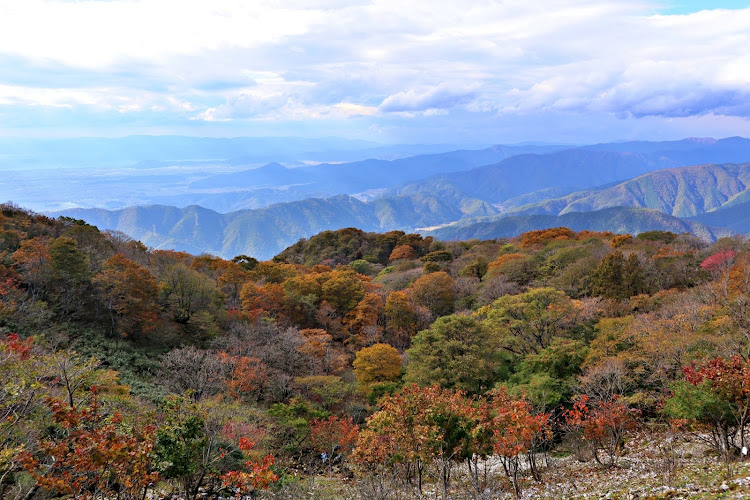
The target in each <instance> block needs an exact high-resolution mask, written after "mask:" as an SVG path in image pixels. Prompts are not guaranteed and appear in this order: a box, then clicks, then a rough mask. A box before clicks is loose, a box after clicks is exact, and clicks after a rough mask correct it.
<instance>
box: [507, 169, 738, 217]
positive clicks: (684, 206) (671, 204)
mask: <svg viewBox="0 0 750 500" xmlns="http://www.w3.org/2000/svg"><path fill="white" fill-rule="evenodd" d="M747 200H750V163H743V164H739V165H738V164H734V163H727V164H722V165H717V164H710V165H697V166H692V167H682V168H672V169H665V170H658V171H656V172H650V173H648V174H644V175H641V176H638V177H636V178H634V179H631V180H629V181H625V182H622V183H619V184H616V185H614V186H611V187H606V188H603V189H597V190H586V191H579V192H575V193H572V194H569V195H567V196H564V197H561V198H554V199H550V200H545V201H542V202H539V203H534V204H529V205H524V206H519V207H511V206H508V205H509V204H506V207H504V208H505V210H506V211H507V213H508V214H513V215H534V214H537V215H538V214H547V215H563V214H566V213H570V212H587V211H592V210H601V209H603V208H609V207H615V206H632V207H644V208H653V209H656V210H659V211H662V212H665V213H668V214H671V215H674V216H677V217H692V216H696V215H698V214H702V213H704V212H710V211H712V210H715V209H717V208H719V207H722V206H725V205H727V206H731V205H732V204H735V203H742V202H744V201H747Z"/></svg>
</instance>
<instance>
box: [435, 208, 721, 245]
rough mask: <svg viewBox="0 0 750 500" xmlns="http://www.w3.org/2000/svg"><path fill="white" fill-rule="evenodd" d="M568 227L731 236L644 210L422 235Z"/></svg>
mask: <svg viewBox="0 0 750 500" xmlns="http://www.w3.org/2000/svg"><path fill="white" fill-rule="evenodd" d="M561 226H563V227H568V228H570V229H573V230H574V231H583V230H589V231H611V232H614V233H630V234H639V233H642V232H645V231H654V230H661V231H671V232H674V233H692V234H694V235H696V236H698V237H699V238H702V239H705V240H708V241H715V240H716V239H718V238H721V237H723V236H729V235H730V234H732V232H731V231H729V230H728V229H723V228H714V227H709V226H706V225H705V224H701V223H699V222H694V221H686V220H683V219H679V218H677V217H673V216H671V215H668V214H665V213H662V212H659V211H657V210H650V209H646V208H633V207H613V208H607V209H604V210H597V211H595V212H575V213H569V214H565V215H561V216H554V215H525V216H510V217H502V218H499V219H498V218H492V219H491V220H485V221H481V222H474V223H470V222H460V223H454V224H451V225H448V226H444V227H442V228H439V229H435V230H431V231H423V232H422V234H425V235H431V236H434V237H436V238H439V239H442V240H468V239H474V238H478V239H490V238H505V237H512V236H518V235H519V234H522V233H524V232H527V231H533V230H538V229H548V228H551V227H561Z"/></svg>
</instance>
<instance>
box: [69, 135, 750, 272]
mask: <svg viewBox="0 0 750 500" xmlns="http://www.w3.org/2000/svg"><path fill="white" fill-rule="evenodd" d="M545 148H546V149H545ZM529 151H535V152H531V153H530V152H529ZM514 153H520V154H515V155H514V156H509V155H512V154H514ZM693 158H695V159H698V160H701V161H703V160H709V161H710V162H711V163H709V164H705V165H693V166H685V167H678V166H679V165H682V164H690V163H691V159H693ZM738 159H741V160H738ZM729 160H733V161H735V160H736V161H738V162H739V163H734V162H732V163H729ZM749 160H750V140H748V139H744V138H729V139H722V140H713V139H686V140H683V141H670V142H661V143H651V142H633V143H617V144H604V145H593V146H584V147H579V148H573V149H563V150H560V149H559V147H555V146H529V147H507V146H497V147H493V148H487V149H484V150H479V151H468V150H460V151H454V152H450V153H440V154H434V155H418V156H415V157H410V158H403V159H397V160H393V161H387V160H367V161H361V162H355V163H349V164H323V165H317V166H314V167H304V168H294V169H290V168H286V167H284V166H283V165H281V164H278V163H271V164H268V165H266V166H264V167H261V168H258V169H251V170H247V171H241V172H234V173H227V174H221V175H215V176H209V177H204V178H199V179H196V180H194V181H192V182H191V184H190V188H191V189H194V190H202V191H203V193H202V194H200V196H203V197H204V198H203V199H204V200H205V201H206V202H207V203H206V205H208V206H216V205H217V204H218V205H221V206H223V207H233V206H236V205H237V204H238V203H243V202H247V201H248V199H247V198H244V197H247V196H250V197H252V196H256V195H258V193H264V194H268V199H273V194H272V193H273V192H276V193H277V194H278V193H286V195H287V196H291V197H292V198H293V197H294V196H303V195H304V194H305V193H315V192H336V191H341V192H343V193H344V194H341V195H337V196H332V197H316V198H307V199H302V200H296V201H289V202H285V203H276V204H272V205H270V206H265V207H263V208H257V209H252V210H233V211H230V212H228V213H224V214H221V213H219V212H218V211H215V210H211V209H209V208H206V207H201V206H188V207H185V208H176V207H173V206H164V205H151V206H143V207H129V208H125V209H121V210H114V211H107V210H102V209H77V210H66V211H63V212H60V214H62V215H67V216H70V217H75V218H80V219H83V220H86V221H87V222H89V223H91V224H94V225H97V226H99V228H100V229H112V230H119V231H122V232H124V233H126V234H128V235H129V236H131V237H134V238H137V239H140V240H141V241H143V242H144V243H145V244H147V245H149V246H153V247H156V248H175V249H178V250H185V251H189V252H192V253H201V252H209V253H214V254H217V255H221V256H223V257H232V256H234V255H238V254H248V255H253V256H255V257H257V258H261V259H267V258H270V257H271V256H273V255H275V254H277V253H278V252H279V251H281V250H282V249H284V248H285V247H287V246H289V245H291V244H293V243H295V242H296V241H298V240H299V239H300V238H307V237H310V236H312V235H314V234H316V233H318V232H320V231H323V230H329V229H340V228H343V227H357V228H360V229H363V230H365V231H387V230H392V229H401V230H405V231H413V230H420V231H422V232H423V233H425V234H432V235H434V236H436V237H438V238H441V239H471V238H494V237H501V236H503V237H504V236H514V235H517V234H520V233H523V232H526V231H529V230H533V229H544V228H548V227H556V226H567V227H570V228H572V229H575V230H583V229H590V230H598V231H613V232H618V233H623V232H627V233H633V234H637V233H640V232H643V231H648V230H656V229H658V230H667V231H673V232H691V233H693V234H696V235H698V236H699V237H701V238H704V239H706V240H715V239H716V238H720V237H723V236H727V235H730V234H733V232H750V227H749V226H750V217H747V216H745V215H744V214H746V213H747V212H748V210H747V208H750V205H748V204H747V203H750V191H748V186H750V163H749V162H748V161H749ZM488 161H492V162H494V163H490V164H487V165H482V164H483V163H485V162H488ZM477 164H480V166H476V165H477ZM441 171H442V172H441ZM420 175H421V176H422V177H421V178H420V177H419V176H420ZM194 195H196V194H194V193H186V194H185V195H184V196H186V197H189V196H194ZM350 195H354V196H350ZM196 196H197V195H196ZM217 200H223V201H222V202H221V203H217ZM743 210H744V212H743ZM686 217H691V219H690V220H686V219H685V218H686Z"/></svg>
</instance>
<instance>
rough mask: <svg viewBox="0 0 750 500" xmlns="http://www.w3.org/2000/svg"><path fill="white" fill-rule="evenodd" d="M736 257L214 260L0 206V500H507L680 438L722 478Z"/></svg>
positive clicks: (466, 246)
mask: <svg viewBox="0 0 750 500" xmlns="http://www.w3.org/2000/svg"><path fill="white" fill-rule="evenodd" d="M748 250H750V247H748V245H747V243H746V242H745V241H744V240H743V239H740V238H736V239H723V240H720V241H719V242H717V243H715V244H713V245H708V244H706V243H705V242H703V241H701V240H699V239H697V238H695V237H693V236H690V235H677V234H673V233H667V232H660V231H656V232H650V233H643V234H640V235H638V236H637V237H632V236H630V235H614V234H611V233H597V232H585V231H584V232H578V233H576V232H573V231H570V230H568V229H566V228H556V229H549V230H544V231H534V232H530V233H526V234H524V235H522V236H520V237H518V238H514V239H508V240H489V241H465V242H440V241H435V240H433V239H432V238H422V237H421V236H419V235H416V234H405V233H403V232H399V231H393V232H389V233H384V234H375V233H364V232H362V231H359V230H356V229H343V230H339V231H326V232H324V233H321V234H319V235H317V236H315V237H312V238H310V239H309V240H302V241H300V242H299V243H297V244H296V245H294V246H292V247H290V248H288V249H287V250H285V251H284V252H282V253H281V254H279V255H278V256H277V257H276V258H274V259H273V260H272V261H265V262H258V261H256V260H255V259H253V258H251V257H248V256H238V257H236V258H235V259H233V260H232V261H227V260H222V259H219V258H216V257H212V256H208V255H202V256H192V255H189V254H185V253H181V252H173V251H162V250H149V249H147V248H146V247H144V246H143V245H142V244H140V243H139V242H136V241H133V240H131V239H129V238H127V237H126V236H124V235H122V234H118V233H111V232H110V233H102V232H100V231H99V230H97V229H96V228H95V227H92V226H89V225H87V224H85V223H84V222H82V221H78V220H73V219H66V218H61V219H59V220H55V219H50V218H47V217H44V216H40V215H36V214H33V213H30V212H27V211H24V210H22V209H20V208H18V207H15V206H12V205H3V206H2V207H0V339H2V340H0V374H2V383H1V385H0V496H2V497H4V498H5V497H7V498H47V497H52V496H59V495H71V496H74V497H76V498H79V497H80V498H86V497H96V498H113V497H115V496H116V497H118V498H143V496H144V495H147V494H152V495H155V496H158V497H169V496H175V495H180V496H188V497H193V496H195V495H198V494H205V495H208V496H227V495H235V494H241V495H242V494H247V495H261V494H263V493H262V492H263V491H264V490H265V489H266V488H271V490H272V492H273V494H274V495H276V496H282V497H283V496H285V495H286V496H289V497H294V496H295V495H298V494H299V493H300V491H301V490H300V488H303V487H304V485H305V484H306V481H307V480H306V478H310V477H314V476H315V475H318V474H322V475H329V476H336V477H342V476H353V477H354V478H355V481H354V482H353V483H352V484H354V485H355V486H353V487H352V488H354V489H353V490H346V488H347V487H346V486H344V485H343V483H341V495H342V496H345V497H346V496H349V497H351V496H357V495H359V496H361V497H370V498H372V497H373V496H374V495H376V493H377V491H381V492H382V491H384V487H383V484H380V485H379V486H378V484H376V483H378V482H381V483H382V481H385V480H386V478H391V479H390V480H392V481H393V482H392V483H389V485H388V488H391V489H393V488H403V489H404V491H417V490H422V489H423V488H424V487H425V484H428V485H429V487H430V488H433V489H436V490H438V491H441V492H442V494H443V495H444V496H448V495H451V494H458V493H457V492H459V493H460V492H463V493H461V494H464V493H465V494H466V495H467V496H470V497H471V496H472V495H473V497H476V498H483V497H482V496H481V495H485V496H486V495H490V497H492V496H493V495H495V496H496V495H499V494H502V491H501V490H503V489H504V490H505V491H506V493H508V494H515V495H519V494H520V493H521V492H522V490H523V488H524V487H525V486H526V485H528V484H532V483H533V482H534V481H536V480H539V479H540V478H541V477H542V476H543V475H544V473H545V467H547V465H545V464H547V463H548V462H547V461H546V457H548V453H549V452H550V451H552V450H556V451H561V450H567V452H569V453H573V454H575V455H576V456H578V457H580V458H581V459H582V460H592V461H594V462H595V463H598V464H600V465H601V466H602V467H604V468H609V467H616V466H617V465H618V463H619V460H621V456H622V454H623V453H624V452H625V449H626V448H625V446H626V442H627V439H628V436H629V434H630V433H631V432H632V431H633V430H635V429H643V428H645V427H649V428H660V427H659V426H663V428H665V429H666V428H667V427H668V426H670V425H671V427H669V428H673V427H674V426H673V425H672V424H674V423H679V429H680V432H694V433H696V435H697V436H700V437H701V438H703V439H705V440H706V441H707V442H709V443H710V444H711V446H713V448H714V449H715V450H716V452H717V453H718V454H719V456H720V457H721V458H722V459H723V460H724V461H725V462H730V461H732V460H735V459H738V458H741V457H742V456H743V455H742V453H741V450H742V448H743V447H744V446H746V443H747V435H746V432H745V430H746V427H747V424H748V421H750V419H748V418H747V415H746V414H747V413H748V410H750V400H748V398H747V395H748V394H750V386H748V385H747V384H748V382H747V381H748V380H750V375H749V374H750V365H749V364H748V362H747V359H748V355H750V342H749V341H750V337H749V336H748V333H747V332H748V331H750V324H748V321H750V320H749V319H748V318H750V315H749V314H748V311H749V309H748V307H749V305H750V300H749V297H750V252H749V251H748ZM497 460H499V461H500V463H501V464H502V467H501V469H500V470H501V471H502V475H503V476H504V477H506V480H505V482H503V481H499V482H497V480H498V478H497V470H496V468H493V467H492V464H493V463H494V462H493V461H497ZM457 477H460V479H456V478H457ZM493 480H495V482H496V487H497V488H498V489H497V490H493V489H492V488H493V487H494V486H491V485H492V484H495V483H493V482H492V481H493ZM388 488H386V489H388ZM472 492H473V493H472Z"/></svg>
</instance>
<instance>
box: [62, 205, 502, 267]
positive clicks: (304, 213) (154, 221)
mask: <svg viewBox="0 0 750 500" xmlns="http://www.w3.org/2000/svg"><path fill="white" fill-rule="evenodd" d="M461 201H462V203H460V204H451V203H446V202H445V201H443V200H441V199H439V198H436V197H434V196H430V195H426V194H417V195H414V196H400V197H394V198H383V199H378V200H374V201H372V202H363V201H360V200H358V199H356V198H353V197H351V196H346V195H340V196H335V197H333V198H329V199H321V198H311V199H307V200H303V201H297V202H291V203H279V204H276V205H271V206H269V207H266V208H261V209H256V210H240V211H236V212H230V213H226V214H220V213H218V212H216V211H213V210H209V209H206V208H203V207H199V206H189V207H185V208H176V207H170V206H163V205H152V206H145V207H129V208H125V209H121V210H103V209H74V210H65V211H62V212H58V213H55V214H54V215H64V216H68V217H73V218H76V219H82V220H85V221H86V222H88V223H89V224H92V225H95V226H97V227H99V229H102V230H115V231H121V232H123V233H125V234H127V235H128V236H130V237H132V238H135V239H138V240H140V241H142V242H143V243H144V244H146V245H148V246H150V247H154V248H169V249H175V250H183V251H186V252H190V253H195V254H200V253H204V252H208V253H212V254H216V255H220V256H222V257H227V258H231V257H233V256H235V255H239V254H247V255H252V256H254V257H257V258H260V259H268V258H271V257H272V256H274V255H276V254H277V253H278V252H280V251H281V250H283V249H284V248H286V247H288V246H289V245H291V244H293V243H296V242H297V241H298V240H299V239H300V238H307V237H309V236H312V235H314V234H317V233H319V232H321V231H324V230H327V229H340V228H344V227H357V228H360V229H363V230H366V231H388V230H391V229H404V230H407V229H412V228H415V227H420V226H434V225H438V224H442V223H444V222H445V221H453V220H458V219H461V218H464V217H477V216H488V215H490V214H495V213H497V211H496V210H495V209H494V208H493V207H491V206H490V205H488V204H486V203H484V202H481V201H479V200H473V201H472V200H468V199H462V200H461Z"/></svg>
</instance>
